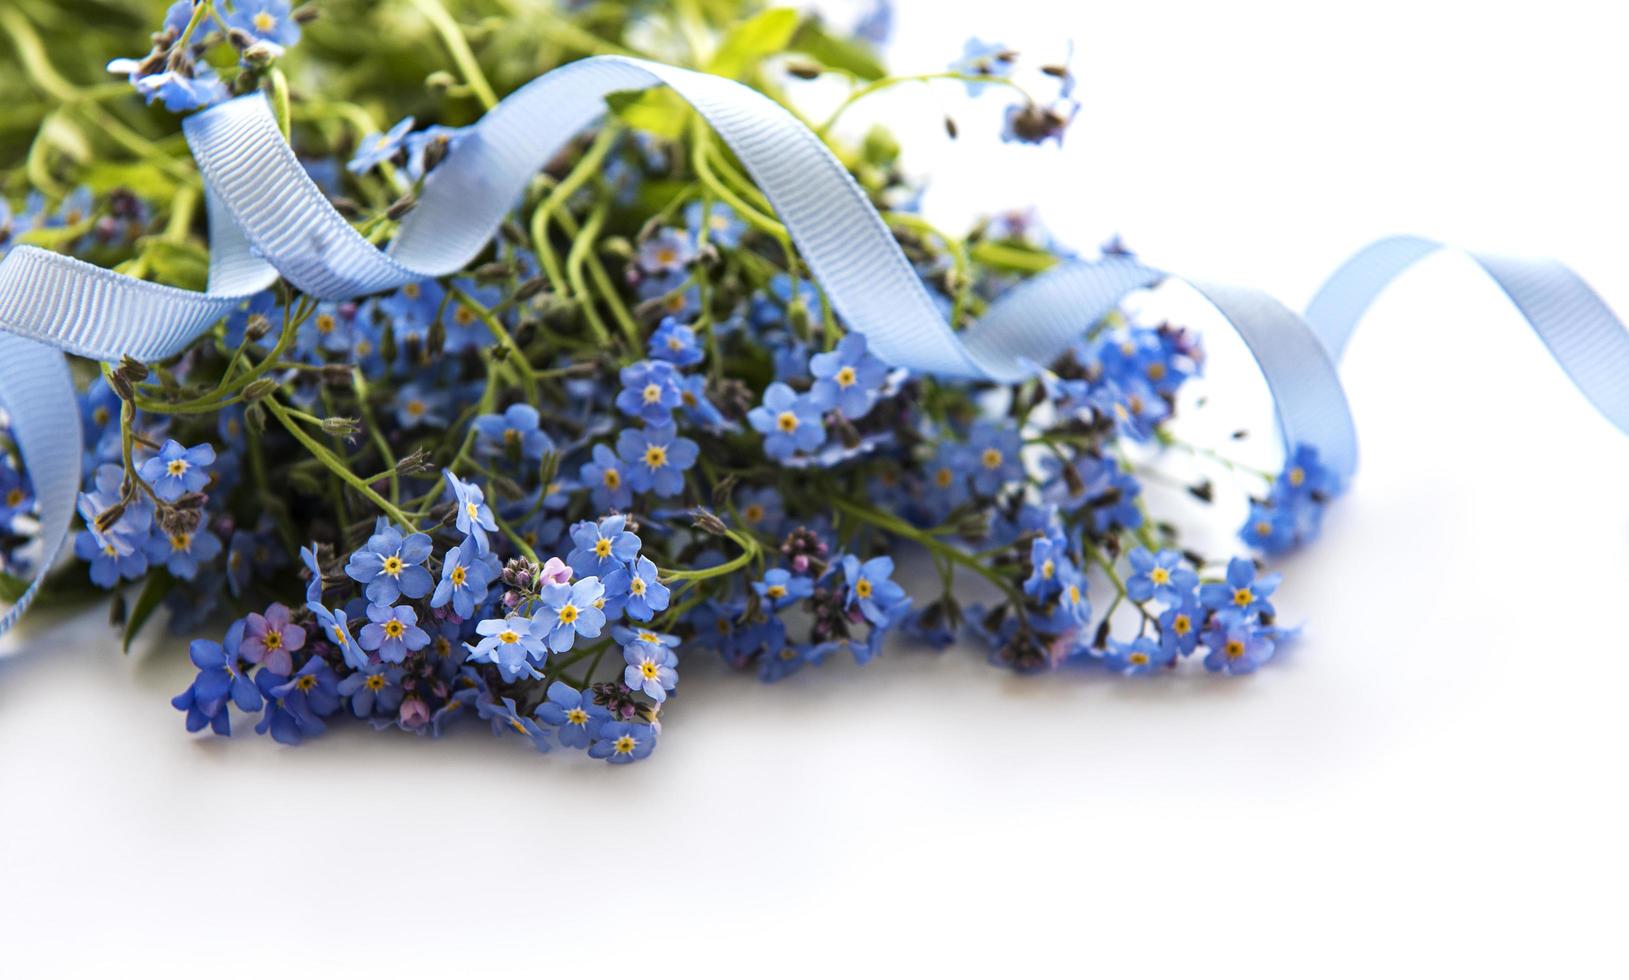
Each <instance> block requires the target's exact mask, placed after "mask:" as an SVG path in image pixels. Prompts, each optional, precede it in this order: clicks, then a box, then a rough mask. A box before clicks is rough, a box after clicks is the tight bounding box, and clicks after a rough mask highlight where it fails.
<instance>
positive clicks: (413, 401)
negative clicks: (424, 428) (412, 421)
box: [407, 398, 426, 415]
mask: <svg viewBox="0 0 1629 980" xmlns="http://www.w3.org/2000/svg"><path fill="white" fill-rule="evenodd" d="M425 408H426V406H425V404H424V402H422V401H420V400H419V399H417V398H409V399H408V400H407V414H409V415H423V414H424V410H425Z"/></svg>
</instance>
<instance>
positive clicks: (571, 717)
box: [566, 708, 588, 725]
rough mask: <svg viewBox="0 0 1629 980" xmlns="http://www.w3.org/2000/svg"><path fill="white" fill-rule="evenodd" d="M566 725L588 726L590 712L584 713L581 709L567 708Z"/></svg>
mask: <svg viewBox="0 0 1629 980" xmlns="http://www.w3.org/2000/svg"><path fill="white" fill-rule="evenodd" d="M566 724H568V725H586V724H588V712H586V711H584V710H583V709H581V708H567V709H566Z"/></svg>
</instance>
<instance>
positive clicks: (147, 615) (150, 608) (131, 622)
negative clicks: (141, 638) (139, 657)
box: [124, 568, 175, 653]
mask: <svg viewBox="0 0 1629 980" xmlns="http://www.w3.org/2000/svg"><path fill="white" fill-rule="evenodd" d="M173 588H175V579H173V578H171V577H170V573H169V572H167V571H165V570H164V569H162V568H155V569H153V570H152V571H151V572H149V573H148V574H147V583H146V584H145V585H143V586H142V587H141V595H140V596H138V597H137V598H136V606H135V608H134V609H132V610H130V618H129V619H127V620H125V624H124V652H125V653H129V652H130V644H131V643H132V642H134V641H135V639H136V634H137V633H140V632H141V628H142V627H143V626H146V625H147V621H148V620H149V619H152V618H153V613H155V612H158V607H159V604H160V603H162V602H163V601H164V597H165V596H167V595H169V594H170V590H171V589H173Z"/></svg>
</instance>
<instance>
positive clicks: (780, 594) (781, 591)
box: [764, 585, 786, 599]
mask: <svg viewBox="0 0 1629 980" xmlns="http://www.w3.org/2000/svg"><path fill="white" fill-rule="evenodd" d="M764 595H766V596H768V597H769V598H771V599H784V598H786V586H784V585H771V586H770V587H769V588H767V589H765V590H764Z"/></svg>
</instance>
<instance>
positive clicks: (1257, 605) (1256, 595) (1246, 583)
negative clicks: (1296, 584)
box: [1199, 558, 1282, 622]
mask: <svg viewBox="0 0 1629 980" xmlns="http://www.w3.org/2000/svg"><path fill="white" fill-rule="evenodd" d="M1281 578H1282V576H1280V575H1279V574H1278V573H1277V572H1274V573H1273V574H1271V575H1264V576H1262V577H1261V578H1259V579H1258V578H1257V577H1256V565H1255V563H1254V562H1252V561H1251V560H1250V559H1248V558H1235V559H1233V560H1232V561H1230V562H1228V563H1227V581H1225V582H1212V583H1209V584H1206V585H1201V586H1200V587H1199V601H1200V602H1201V603H1203V604H1204V606H1205V608H1207V609H1214V610H1216V614H1217V616H1218V617H1221V618H1223V619H1226V620H1228V621H1229V622H1243V621H1245V620H1247V619H1249V618H1251V617H1253V616H1260V615H1262V614H1266V615H1269V616H1270V615H1272V612H1273V606H1272V603H1270V602H1268V601H1267V597H1268V596H1271V595H1272V594H1273V590H1274V589H1276V588H1278V583H1279V581H1280V580H1281Z"/></svg>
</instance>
